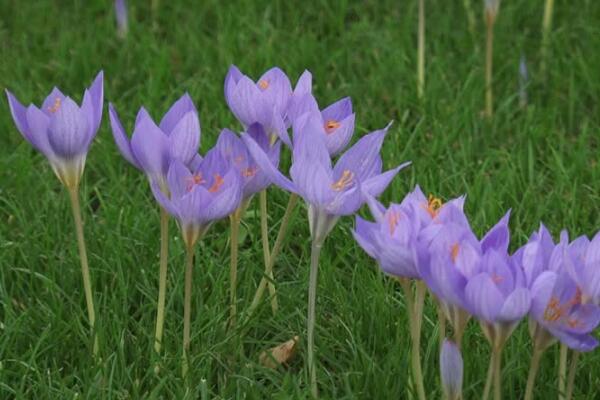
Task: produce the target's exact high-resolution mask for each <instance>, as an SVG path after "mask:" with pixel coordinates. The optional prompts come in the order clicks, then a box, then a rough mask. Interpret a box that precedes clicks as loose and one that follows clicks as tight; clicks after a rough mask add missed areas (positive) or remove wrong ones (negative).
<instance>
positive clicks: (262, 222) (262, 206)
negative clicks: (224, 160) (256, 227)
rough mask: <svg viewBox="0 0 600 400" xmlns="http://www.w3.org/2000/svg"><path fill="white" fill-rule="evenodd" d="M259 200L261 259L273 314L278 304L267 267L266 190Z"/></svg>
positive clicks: (269, 257) (273, 284) (268, 260)
mask: <svg viewBox="0 0 600 400" xmlns="http://www.w3.org/2000/svg"><path fill="white" fill-rule="evenodd" d="M259 202H260V233H261V237H262V247H263V259H264V265H265V275H266V277H267V278H268V279H269V280H268V281H267V287H268V288H269V294H270V295H271V309H272V310H273V314H276V313H277V309H278V308H279V307H278V304H277V290H276V289H275V283H274V281H273V269H272V268H269V263H270V259H271V254H270V249H269V247H270V246H269V221H268V214H267V190H266V189H265V190H262V191H261V192H260V194H259Z"/></svg>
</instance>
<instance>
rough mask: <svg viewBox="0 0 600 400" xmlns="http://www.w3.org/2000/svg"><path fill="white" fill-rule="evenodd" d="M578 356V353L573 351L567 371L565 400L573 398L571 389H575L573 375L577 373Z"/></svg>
mask: <svg viewBox="0 0 600 400" xmlns="http://www.w3.org/2000/svg"><path fill="white" fill-rule="evenodd" d="M580 355H581V353H580V352H578V351H573V358H571V367H570V369H569V377H568V379H567V394H566V396H565V400H571V399H572V398H573V389H574V387H575V374H576V373H577V363H578V362H579V356H580Z"/></svg>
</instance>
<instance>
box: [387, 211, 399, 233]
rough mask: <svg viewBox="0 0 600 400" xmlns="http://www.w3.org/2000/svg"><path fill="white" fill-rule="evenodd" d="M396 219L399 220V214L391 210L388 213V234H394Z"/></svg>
mask: <svg viewBox="0 0 600 400" xmlns="http://www.w3.org/2000/svg"><path fill="white" fill-rule="evenodd" d="M398 221H400V214H398V213H397V212H396V211H392V212H390V213H389V214H388V225H389V227H390V235H393V234H394V231H395V230H396V227H397V226H398Z"/></svg>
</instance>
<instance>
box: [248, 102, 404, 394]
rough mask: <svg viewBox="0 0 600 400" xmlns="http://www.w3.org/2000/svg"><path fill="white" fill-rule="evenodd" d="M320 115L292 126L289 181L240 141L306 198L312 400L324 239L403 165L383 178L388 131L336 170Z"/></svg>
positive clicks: (275, 177) (366, 141) (252, 146)
mask: <svg viewBox="0 0 600 400" xmlns="http://www.w3.org/2000/svg"><path fill="white" fill-rule="evenodd" d="M321 129H322V119H321V116H320V115H319V114H318V113H316V112H310V113H306V114H304V115H303V116H302V117H300V118H298V119H297V120H296V121H294V124H293V139H294V143H293V146H292V149H293V151H292V166H291V168H290V176H291V179H289V178H287V177H286V176H284V175H283V174H281V173H280V172H279V170H278V169H277V168H276V167H275V166H274V165H273V164H272V163H271V162H270V160H269V157H268V156H267V155H266V154H265V152H264V151H263V150H262V149H261V148H260V146H259V145H258V144H257V143H256V142H255V141H254V140H253V139H252V138H251V137H250V136H249V135H248V134H244V135H242V139H243V140H244V142H245V143H246V145H247V146H248V151H249V152H250V154H251V155H252V156H253V157H254V159H255V161H256V163H257V164H258V165H259V166H260V167H261V168H262V169H263V170H264V171H265V174H267V175H268V176H270V178H271V179H272V181H273V183H275V184H276V185H278V186H280V187H281V188H283V189H285V190H288V191H290V192H292V193H294V194H297V195H299V196H300V197H302V198H303V199H304V200H305V201H306V203H307V204H308V220H309V225H310V233H311V239H312V245H311V263H310V277H309V295H308V297H309V304H308V346H307V347H308V369H309V375H310V382H311V393H312V395H313V397H316V396H317V395H318V390H317V377H316V369H315V368H316V365H315V359H314V326H315V307H316V287H317V274H318V264H319V254H320V251H321V247H322V246H323V242H324V241H325V238H326V237H327V235H328V234H329V232H330V231H331V230H332V229H333V227H334V226H335V223H336V222H337V220H338V219H339V217H340V216H343V215H350V214H353V213H354V212H356V211H357V210H358V209H359V208H360V206H361V205H362V204H363V203H364V202H365V201H366V199H367V197H368V196H372V197H375V196H378V195H379V194H380V193H381V192H383V190H385V188H386V187H387V186H388V184H389V183H390V182H391V180H392V179H393V177H394V176H395V175H396V174H397V173H398V171H399V170H400V169H402V168H403V167H404V166H406V165H408V163H405V164H402V165H400V166H398V167H396V168H394V169H392V170H389V171H386V172H384V173H381V167H382V160H381V156H380V155H379V151H380V149H381V146H382V143H383V139H384V138H385V134H386V132H387V127H386V129H383V130H380V131H376V132H373V133H371V134H368V135H366V136H365V137H363V138H361V139H360V140H359V141H358V142H357V143H356V144H355V145H354V146H352V147H351V148H350V149H348V150H347V151H346V152H345V153H344V154H342V156H341V157H340V158H339V160H338V161H337V163H336V164H335V166H332V162H331V156H330V155H329V152H328V150H327V145H326V143H325V139H324V137H323V136H322V135H320V134H319V132H320V130H321Z"/></svg>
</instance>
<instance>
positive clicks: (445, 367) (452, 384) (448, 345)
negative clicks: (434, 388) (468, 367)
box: [440, 339, 464, 400]
mask: <svg viewBox="0 0 600 400" xmlns="http://www.w3.org/2000/svg"><path fill="white" fill-rule="evenodd" d="M463 367H464V366H463V358H462V355H461V353H460V349H459V348H458V346H457V345H456V344H455V343H454V342H452V341H451V340H448V339H446V340H444V343H443V344H442V350H441V352H440V376H441V380H442V388H443V390H444V394H445V395H446V398H447V399H448V400H458V399H460V398H461V394H462V384H463Z"/></svg>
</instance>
